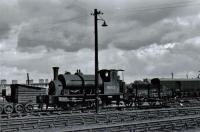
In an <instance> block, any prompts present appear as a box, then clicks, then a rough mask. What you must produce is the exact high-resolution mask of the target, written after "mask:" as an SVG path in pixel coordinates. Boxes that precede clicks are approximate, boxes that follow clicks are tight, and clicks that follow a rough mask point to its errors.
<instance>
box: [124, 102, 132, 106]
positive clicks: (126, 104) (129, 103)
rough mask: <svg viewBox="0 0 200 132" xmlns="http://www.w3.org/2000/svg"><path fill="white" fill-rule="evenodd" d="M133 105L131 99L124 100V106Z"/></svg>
mask: <svg viewBox="0 0 200 132" xmlns="http://www.w3.org/2000/svg"><path fill="white" fill-rule="evenodd" d="M132 105H133V101H126V102H125V106H126V107H131V106H132Z"/></svg>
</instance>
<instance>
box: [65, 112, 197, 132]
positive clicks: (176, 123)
mask: <svg viewBox="0 0 200 132" xmlns="http://www.w3.org/2000/svg"><path fill="white" fill-rule="evenodd" d="M197 127H200V115H193V116H183V117H174V118H165V119H156V120H145V121H136V122H126V123H117V124H106V125H93V126H92V125H91V126H78V127H77V126H76V127H74V128H66V129H65V130H63V131H64V132H104V131H106V132H155V131H156V132H172V131H182V130H185V129H192V128H197Z"/></svg>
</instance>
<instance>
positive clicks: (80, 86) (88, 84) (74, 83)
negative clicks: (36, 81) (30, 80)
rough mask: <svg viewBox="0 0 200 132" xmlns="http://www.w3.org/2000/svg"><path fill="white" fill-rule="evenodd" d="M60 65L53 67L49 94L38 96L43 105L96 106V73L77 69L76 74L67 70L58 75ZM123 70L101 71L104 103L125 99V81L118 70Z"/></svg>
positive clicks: (61, 106)
mask: <svg viewBox="0 0 200 132" xmlns="http://www.w3.org/2000/svg"><path fill="white" fill-rule="evenodd" d="M58 70H59V68H58V67H53V72H54V80H53V81H51V82H50V83H49V89H48V95H41V96H38V97H37V102H38V103H39V104H41V106H43V104H46V105H47V106H53V107H58V108H64V109H71V108H76V107H80V108H82V107H84V106H85V107H94V106H95V99H96V94H95V93H96V89H95V75H89V74H83V73H82V72H81V71H80V70H77V72H76V73H75V74H71V73H69V72H66V73H65V74H60V75H58ZM119 71H122V70H114V69H111V70H106V69H104V70H100V71H99V91H98V92H99V102H100V104H102V105H104V104H105V105H109V104H111V103H116V104H119V102H120V101H121V100H123V93H124V90H125V83H124V81H123V80H121V79H120V76H119V75H118V72H119Z"/></svg>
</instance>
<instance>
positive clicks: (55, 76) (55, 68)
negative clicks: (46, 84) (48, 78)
mask: <svg viewBox="0 0 200 132" xmlns="http://www.w3.org/2000/svg"><path fill="white" fill-rule="evenodd" d="M58 70H59V67H53V77H54V78H53V80H58Z"/></svg>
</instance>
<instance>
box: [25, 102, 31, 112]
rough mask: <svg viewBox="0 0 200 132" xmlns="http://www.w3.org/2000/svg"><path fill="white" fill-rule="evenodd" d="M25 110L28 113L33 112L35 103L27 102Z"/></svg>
mask: <svg viewBox="0 0 200 132" xmlns="http://www.w3.org/2000/svg"><path fill="white" fill-rule="evenodd" d="M25 111H26V112H27V113H31V112H32V111H33V105H32V104H26V105H25Z"/></svg>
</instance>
